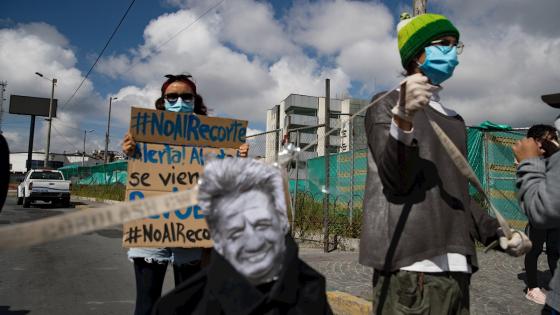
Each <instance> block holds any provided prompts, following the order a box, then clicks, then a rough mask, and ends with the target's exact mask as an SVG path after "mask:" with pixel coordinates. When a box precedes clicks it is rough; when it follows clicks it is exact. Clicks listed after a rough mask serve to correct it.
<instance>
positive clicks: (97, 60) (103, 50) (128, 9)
mask: <svg viewBox="0 0 560 315" xmlns="http://www.w3.org/2000/svg"><path fill="white" fill-rule="evenodd" d="M134 2H136V0H132V1H131V2H130V5H129V6H128V8H127V9H126V11H125V12H124V14H123V16H122V17H121V20H120V21H119V24H118V25H117V27H115V29H114V30H113V33H112V34H111V36H110V37H109V39H108V40H107V42H106V43H105V47H103V49H102V50H101V52H100V53H99V56H97V59H96V60H95V62H94V63H93V65H92V66H91V68H89V70H88V72H87V74H86V76H85V77H84V79H83V80H82V82H81V83H80V85H78V87H77V88H76V90H75V91H74V93H73V94H72V96H70V98H68V99H67V100H66V102H64V104H63V105H62V106H61V108H60V110H62V109H64V106H66V105H67V104H68V103H69V102H70V101H71V100H72V98H74V96H75V95H76V93H78V90H79V89H80V88H81V87H82V85H83V84H84V82H85V81H86V79H87V78H88V76H89V74H90V73H91V71H92V70H93V68H95V65H97V63H98V62H99V59H101V56H103V53H104V52H105V49H107V46H109V43H110V42H111V40H112V39H113V37H114V36H115V34H116V33H117V31H118V30H119V27H120V26H121V24H122V22H123V21H124V19H125V18H126V16H127V14H128V12H129V11H130V8H132V5H133V4H134Z"/></svg>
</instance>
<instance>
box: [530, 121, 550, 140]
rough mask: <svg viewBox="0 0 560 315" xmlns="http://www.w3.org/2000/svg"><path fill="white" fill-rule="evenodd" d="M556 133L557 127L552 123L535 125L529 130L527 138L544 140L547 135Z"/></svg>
mask: <svg viewBox="0 0 560 315" xmlns="http://www.w3.org/2000/svg"><path fill="white" fill-rule="evenodd" d="M549 134H551V135H556V128H554V126H551V125H542V124H539V125H533V126H531V128H529V130H527V138H533V139H535V140H536V141H541V140H543V139H544V138H545V137H546V136H547V135H549Z"/></svg>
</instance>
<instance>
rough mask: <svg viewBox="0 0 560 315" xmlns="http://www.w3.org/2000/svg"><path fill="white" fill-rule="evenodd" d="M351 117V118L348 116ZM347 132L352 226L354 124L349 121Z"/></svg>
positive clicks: (350, 218)
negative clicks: (348, 137) (348, 135)
mask: <svg viewBox="0 0 560 315" xmlns="http://www.w3.org/2000/svg"><path fill="white" fill-rule="evenodd" d="M350 117H351V116H350ZM348 129H349V130H348V132H349V133H350V141H349V142H350V144H349V146H350V152H351V153H350V160H351V161H352V162H351V163H350V213H349V221H350V226H352V219H353V215H354V123H353V121H352V120H351V119H349V121H348Z"/></svg>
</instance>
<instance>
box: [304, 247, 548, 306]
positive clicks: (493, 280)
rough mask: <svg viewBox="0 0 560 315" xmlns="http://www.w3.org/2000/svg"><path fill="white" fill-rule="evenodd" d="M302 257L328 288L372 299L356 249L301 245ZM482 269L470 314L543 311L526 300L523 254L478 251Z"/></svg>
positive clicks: (542, 265)
mask: <svg viewBox="0 0 560 315" xmlns="http://www.w3.org/2000/svg"><path fill="white" fill-rule="evenodd" d="M300 257H301V258H302V259H303V260H305V261H306V262H307V263H308V264H309V265H311V266H312V267H313V268H315V269H316V270H317V271H319V272H321V273H322V274H323V275H324V276H325V277H326V278H327V290H329V291H331V290H337V291H343V292H346V293H350V294H352V295H355V296H358V297H361V298H364V299H367V300H369V301H371V295H372V293H371V292H372V289H371V279H372V271H371V269H370V268H366V267H364V266H362V265H360V264H358V253H357V252H340V251H335V252H331V253H328V254H325V253H323V251H322V250H321V249H317V248H306V247H304V248H300ZM478 260H479V265H480V270H479V271H477V272H476V273H475V274H474V275H473V278H472V282H471V314H473V315H479V314H480V315H486V314H488V315H490V314H492V315H495V314H504V315H505V314H519V315H527V314H540V311H541V308H542V306H540V305H537V304H535V303H532V302H529V301H528V300H526V299H525V293H524V292H523V290H524V288H525V282H524V279H525V271H524V269H523V268H524V267H523V257H518V258H512V257H509V256H507V255H506V254H503V253H499V252H496V251H490V252H488V253H486V254H484V253H483V252H482V251H479V252H478ZM539 270H540V271H541V272H539V283H540V284H541V286H545V285H547V284H548V281H549V279H550V275H549V272H548V267H547V264H546V255H545V254H543V255H541V256H540V257H539Z"/></svg>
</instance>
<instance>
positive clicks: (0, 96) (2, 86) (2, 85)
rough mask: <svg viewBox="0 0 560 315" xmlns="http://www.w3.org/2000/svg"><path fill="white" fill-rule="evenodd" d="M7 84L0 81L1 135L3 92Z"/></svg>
mask: <svg viewBox="0 0 560 315" xmlns="http://www.w3.org/2000/svg"><path fill="white" fill-rule="evenodd" d="M6 85H8V82H6V81H0V133H2V117H3V116H4V92H5V91H6Z"/></svg>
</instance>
